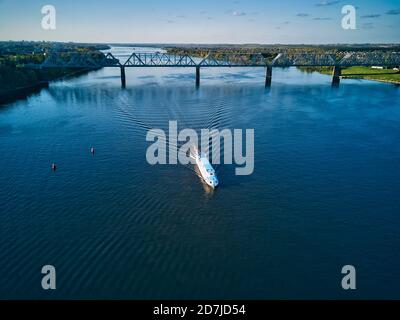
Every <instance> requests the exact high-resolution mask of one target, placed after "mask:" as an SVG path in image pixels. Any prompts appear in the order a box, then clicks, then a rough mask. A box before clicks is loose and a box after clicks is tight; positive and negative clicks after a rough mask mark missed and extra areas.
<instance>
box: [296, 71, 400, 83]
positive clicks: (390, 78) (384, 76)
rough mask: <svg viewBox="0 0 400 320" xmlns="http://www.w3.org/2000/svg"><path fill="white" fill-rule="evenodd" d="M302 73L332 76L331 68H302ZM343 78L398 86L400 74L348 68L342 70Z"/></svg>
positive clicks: (397, 72)
mask: <svg viewBox="0 0 400 320" xmlns="http://www.w3.org/2000/svg"><path fill="white" fill-rule="evenodd" d="M299 69H300V70H302V71H304V72H320V73H323V74H332V72H333V68H332V67H302V68H299ZM342 76H343V78H347V79H367V80H375V81H383V82H390V83H399V84H400V72H399V71H395V70H393V69H372V68H370V67H350V68H343V70H342Z"/></svg>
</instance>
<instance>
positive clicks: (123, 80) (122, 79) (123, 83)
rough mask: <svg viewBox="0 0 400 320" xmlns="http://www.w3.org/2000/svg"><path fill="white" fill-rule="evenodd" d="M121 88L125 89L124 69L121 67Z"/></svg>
mask: <svg viewBox="0 0 400 320" xmlns="http://www.w3.org/2000/svg"><path fill="white" fill-rule="evenodd" d="M121 86H122V88H126V77H125V67H121Z"/></svg>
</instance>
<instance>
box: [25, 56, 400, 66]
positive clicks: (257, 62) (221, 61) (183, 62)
mask: <svg viewBox="0 0 400 320" xmlns="http://www.w3.org/2000/svg"><path fill="white" fill-rule="evenodd" d="M399 65H400V52H346V53H340V54H315V53H279V54H274V55H271V54H265V53H253V54H248V53H243V54H240V53H239V54H238V53H236V54H232V53H226V54H224V53H222V54H221V53H212V52H210V53H209V54H208V55H207V56H205V57H199V58H194V57H191V56H189V55H175V54H168V53H162V52H153V53H143V52H140V53H137V52H133V53H132V54H131V55H130V56H129V57H128V59H127V60H126V61H122V62H121V61H120V59H117V58H116V57H115V56H114V55H112V54H111V53H107V54H101V53H89V54H88V53H86V54H82V53H74V52H73V53H65V52H64V53H58V52H50V53H48V54H47V56H46V58H45V60H44V62H43V63H42V64H35V65H32V64H30V65H26V67H28V68H29V67H30V68H86V69H90V68H93V69H97V68H104V67H117V68H123V67H125V68H137V67H161V68H168V67H174V68H176V67H183V68H193V67H218V68H220V67H230V68H232V67H266V66H271V67H292V66H293V67H321V66H341V67H350V66H399Z"/></svg>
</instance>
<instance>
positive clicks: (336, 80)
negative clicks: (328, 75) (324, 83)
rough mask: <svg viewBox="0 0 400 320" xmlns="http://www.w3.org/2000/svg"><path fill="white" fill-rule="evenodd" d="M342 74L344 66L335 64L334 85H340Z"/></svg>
mask: <svg viewBox="0 0 400 320" xmlns="http://www.w3.org/2000/svg"><path fill="white" fill-rule="evenodd" d="M341 76H342V67H341V66H334V67H333V74H332V87H338V86H339V84H340V77H341Z"/></svg>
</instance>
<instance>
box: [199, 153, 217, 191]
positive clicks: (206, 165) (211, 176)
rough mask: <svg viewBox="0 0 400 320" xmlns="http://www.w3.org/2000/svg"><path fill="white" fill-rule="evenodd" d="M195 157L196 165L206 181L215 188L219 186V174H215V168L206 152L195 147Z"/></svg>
mask: <svg viewBox="0 0 400 320" xmlns="http://www.w3.org/2000/svg"><path fill="white" fill-rule="evenodd" d="M193 158H194V160H195V161H196V165H197V167H198V168H199V170H200V173H201V176H202V178H203V179H204V181H205V182H206V183H207V184H208V185H209V186H210V187H211V188H213V189H214V188H216V187H218V184H219V182H218V178H217V175H216V174H215V170H214V168H213V167H212V165H211V163H210V161H208V157H207V155H206V154H205V153H204V152H199V151H198V150H197V148H195V154H194V155H193Z"/></svg>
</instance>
